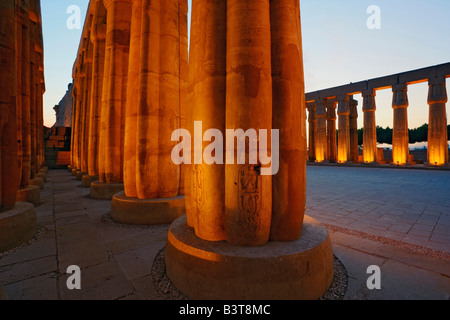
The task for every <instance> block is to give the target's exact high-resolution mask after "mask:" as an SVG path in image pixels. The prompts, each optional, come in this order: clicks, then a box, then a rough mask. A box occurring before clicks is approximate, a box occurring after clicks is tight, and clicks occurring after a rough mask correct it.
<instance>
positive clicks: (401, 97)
mask: <svg viewBox="0 0 450 320" xmlns="http://www.w3.org/2000/svg"><path fill="white" fill-rule="evenodd" d="M392 92H393V98H392V108H393V109H397V108H407V107H408V106H409V102H408V85H407V84H406V83H403V84H396V85H393V86H392Z"/></svg>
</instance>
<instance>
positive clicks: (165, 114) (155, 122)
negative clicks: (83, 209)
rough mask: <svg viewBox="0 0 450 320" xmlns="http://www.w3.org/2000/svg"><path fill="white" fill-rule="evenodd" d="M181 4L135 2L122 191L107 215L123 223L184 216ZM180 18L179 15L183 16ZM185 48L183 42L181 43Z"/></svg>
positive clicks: (177, 0)
mask: <svg viewBox="0 0 450 320" xmlns="http://www.w3.org/2000/svg"><path fill="white" fill-rule="evenodd" d="M185 4H186V3H185V0H182V1H180V0H164V1H163V0H161V1H149V0H136V1H133V6H132V19H131V33H130V59H129V67H128V88H127V90H128V93H127V96H128V97H127V104H126V113H125V117H126V119H125V120H126V122H125V146H124V148H125V154H124V159H125V162H124V189H125V190H124V192H118V193H116V194H114V196H113V198H112V203H111V217H112V218H113V219H114V220H116V221H118V222H121V223H127V224H145V225H156V224H167V223H171V222H172V221H173V220H175V219H176V218H178V217H179V216H181V215H184V214H185V205H184V203H185V201H184V198H183V197H179V191H180V175H181V173H180V165H179V164H175V163H174V161H173V160H172V150H173V149H174V147H175V146H176V145H177V144H178V142H174V141H172V140H171V137H172V133H173V132H175V131H176V130H177V129H179V128H180V112H181V110H180V107H181V103H180V100H181V96H182V90H184V88H185V85H184V84H183V83H182V82H183V80H182V78H181V60H184V61H187V56H186V57H183V59H182V58H181V55H182V54H183V53H185V54H187V48H182V40H181V38H182V36H181V34H182V29H183V30H186V28H181V25H180V24H181V22H182V21H184V22H185V23H187V18H186V16H187V10H185V8H186V7H185ZM183 15H184V17H183V18H181V16H183ZM183 43H184V44H186V45H187V42H185V41H184V42H183Z"/></svg>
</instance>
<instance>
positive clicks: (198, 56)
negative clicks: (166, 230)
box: [185, 1, 227, 241]
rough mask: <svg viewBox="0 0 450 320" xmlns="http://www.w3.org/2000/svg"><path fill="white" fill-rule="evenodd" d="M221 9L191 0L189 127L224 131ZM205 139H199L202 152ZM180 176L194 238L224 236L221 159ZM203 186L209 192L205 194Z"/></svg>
mask: <svg viewBox="0 0 450 320" xmlns="http://www.w3.org/2000/svg"><path fill="white" fill-rule="evenodd" d="M226 12H227V3H226V1H205V2H200V1H194V2H193V6H192V33H191V39H190V41H191V46H190V62H189V63H190V64H189V99H190V100H189V104H190V105H191V106H192V108H193V110H192V112H188V121H187V124H188V128H189V131H190V132H191V133H193V132H194V126H193V124H194V121H202V129H203V130H202V131H206V130H208V129H211V128H215V129H218V130H220V131H221V132H223V133H225V102H226V99H225V97H226V44H227V42H226V40H227V37H226V29H227V20H226ZM205 65H209V66H210V67H209V68H205ZM205 92H207V94H204V93H205ZM201 134H202V135H203V134H204V132H201ZM209 144H210V142H203V145H202V152H203V151H204V150H205V148H206V147H207V146H208V145H209ZM185 180H186V182H185V185H186V214H187V215H188V223H189V224H190V225H191V226H192V227H194V228H195V233H196V235H197V236H198V237H199V238H202V239H205V240H209V241H220V240H225V239H226V237H225V227H224V225H225V185H224V181H225V166H224V164H219V163H215V164H211V165H209V164H206V163H204V162H203V163H202V164H192V165H189V166H187V168H186V178H185ZM207 190H215V192H213V193H210V194H209V195H208V196H206V192H207Z"/></svg>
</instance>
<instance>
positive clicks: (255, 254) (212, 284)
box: [165, 216, 334, 300]
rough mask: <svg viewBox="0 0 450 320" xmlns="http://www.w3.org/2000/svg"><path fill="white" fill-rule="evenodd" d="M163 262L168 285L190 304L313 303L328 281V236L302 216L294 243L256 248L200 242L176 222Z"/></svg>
mask: <svg viewBox="0 0 450 320" xmlns="http://www.w3.org/2000/svg"><path fill="white" fill-rule="evenodd" d="M165 259H166V273H167V276H168V277H169V279H170V280H171V281H172V283H173V284H174V285H175V287H176V288H178V289H179V290H180V291H181V292H183V293H184V294H185V295H186V296H188V297H189V298H190V299H194V300H197V299H198V300H315V299H318V298H320V297H322V296H323V295H324V294H325V293H326V292H327V291H328V289H329V288H330V286H331V283H332V281H333V276H334V257H333V249H332V246H331V241H330V237H329V236H328V232H327V230H326V228H325V227H324V226H323V225H321V224H320V223H319V222H317V221H316V220H314V219H312V218H311V217H308V216H305V220H304V224H303V228H302V235H301V237H300V239H298V240H296V241H291V242H269V243H267V244H265V245H262V246H259V247H239V246H233V245H230V244H228V243H227V242H225V241H220V242H210V241H204V240H201V239H200V238H198V237H196V236H195V232H194V229H193V228H190V227H188V226H187V224H186V216H182V217H180V218H178V219H177V220H175V222H173V223H172V225H171V226H170V229H169V233H168V237H167V245H166V250H165Z"/></svg>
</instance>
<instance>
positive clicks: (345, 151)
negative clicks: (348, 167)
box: [337, 94, 350, 163]
mask: <svg viewBox="0 0 450 320" xmlns="http://www.w3.org/2000/svg"><path fill="white" fill-rule="evenodd" d="M338 100H339V105H338V112H337V114H338V117H339V119H338V162H339V163H345V162H347V161H349V160H350V105H349V97H348V96H347V95H346V94H344V95H341V96H340V97H338Z"/></svg>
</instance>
